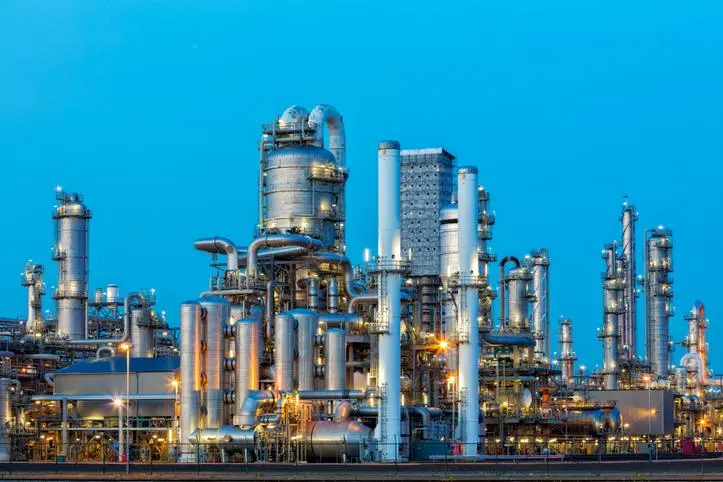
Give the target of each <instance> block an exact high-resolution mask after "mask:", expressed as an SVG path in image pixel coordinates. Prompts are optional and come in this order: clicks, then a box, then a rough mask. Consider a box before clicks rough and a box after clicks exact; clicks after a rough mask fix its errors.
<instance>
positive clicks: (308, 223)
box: [264, 145, 347, 247]
mask: <svg viewBox="0 0 723 482" xmlns="http://www.w3.org/2000/svg"><path fill="white" fill-rule="evenodd" d="M264 176H265V178H264V200H265V206H266V209H265V220H264V226H265V229H266V230H267V231H274V232H280V233H302V234H309V235H311V236H314V237H316V238H319V239H321V241H322V243H323V244H324V245H325V246H327V247H334V246H335V229H336V227H337V226H338V225H339V224H341V225H343V219H344V213H343V211H342V212H340V210H341V209H342V208H343V206H341V205H340V201H341V198H342V197H343V191H344V184H345V182H346V177H347V174H346V171H344V170H343V169H342V168H341V167H339V166H337V164H336V160H335V159H334V155H333V154H332V153H331V152H329V151H327V150H326V149H323V148H321V147H316V146H311V145H293V146H288V147H283V148H281V149H276V150H274V151H271V152H270V153H269V154H268V155H267V156H266V160H265V169H264Z"/></svg>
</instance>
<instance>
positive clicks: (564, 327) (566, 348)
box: [560, 318, 577, 385]
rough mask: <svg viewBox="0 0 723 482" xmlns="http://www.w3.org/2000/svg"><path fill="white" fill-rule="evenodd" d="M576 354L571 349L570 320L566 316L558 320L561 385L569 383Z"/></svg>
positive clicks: (571, 380) (571, 381)
mask: <svg viewBox="0 0 723 482" xmlns="http://www.w3.org/2000/svg"><path fill="white" fill-rule="evenodd" d="M575 360H577V355H575V353H574V352H573V351H572V321H571V320H570V319H568V318H563V319H561V320H560V368H561V370H562V373H561V377H560V378H561V379H562V384H563V385H571V384H572V383H573V376H574V373H575V372H574V370H575V366H574V365H575Z"/></svg>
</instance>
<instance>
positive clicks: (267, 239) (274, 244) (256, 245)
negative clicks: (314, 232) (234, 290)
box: [246, 234, 321, 278]
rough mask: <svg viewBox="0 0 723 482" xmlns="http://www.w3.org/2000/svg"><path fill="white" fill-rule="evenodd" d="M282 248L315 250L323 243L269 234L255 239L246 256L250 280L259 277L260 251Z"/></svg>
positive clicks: (307, 237)
mask: <svg viewBox="0 0 723 482" xmlns="http://www.w3.org/2000/svg"><path fill="white" fill-rule="evenodd" d="M282 246H299V247H302V248H307V249H311V250H313V249H316V248H319V247H321V241H319V240H318V239H316V238H312V237H311V236H305V235H302V234H267V235H264V236H261V237H259V238H256V239H254V240H253V241H252V242H251V244H250V245H249V248H248V253H247V255H246V256H247V259H246V274H247V275H248V276H249V278H255V277H256V275H257V273H256V271H257V268H256V264H257V261H256V258H257V254H258V251H259V249H262V248H279V247H282Z"/></svg>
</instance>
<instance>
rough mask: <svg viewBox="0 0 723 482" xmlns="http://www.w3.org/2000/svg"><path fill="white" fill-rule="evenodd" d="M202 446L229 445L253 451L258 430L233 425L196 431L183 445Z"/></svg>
mask: <svg viewBox="0 0 723 482" xmlns="http://www.w3.org/2000/svg"><path fill="white" fill-rule="evenodd" d="M189 442H190V443H200V444H213V443H217V444H229V445H237V446H240V447H241V448H244V449H252V448H254V446H255V444H256V430H255V429H254V428H250V429H242V428H238V427H234V426H233V425H224V426H223V427H220V428H208V429H198V430H195V431H194V432H193V433H192V434H191V435H190V436H189V437H188V440H185V441H182V442H181V443H183V444H186V443H189Z"/></svg>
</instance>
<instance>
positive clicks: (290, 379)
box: [274, 313, 295, 390]
mask: <svg viewBox="0 0 723 482" xmlns="http://www.w3.org/2000/svg"><path fill="white" fill-rule="evenodd" d="M294 326H295V320H294V317H293V316H291V315H290V314H288V313H281V314H278V315H276V316H275V317H274V375H275V388H276V390H293V389H294V346H295V343H294Z"/></svg>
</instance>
